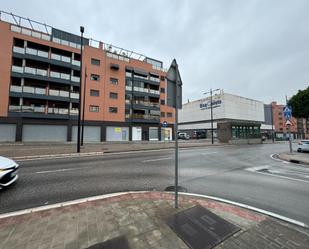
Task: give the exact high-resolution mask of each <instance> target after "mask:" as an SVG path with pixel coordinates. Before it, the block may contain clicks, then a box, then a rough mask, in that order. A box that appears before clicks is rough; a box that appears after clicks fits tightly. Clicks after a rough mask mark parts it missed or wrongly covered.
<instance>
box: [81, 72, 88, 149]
mask: <svg viewBox="0 0 309 249" xmlns="http://www.w3.org/2000/svg"><path fill="white" fill-rule="evenodd" d="M86 79H87V67H85V75H84V94H83V116H82V135H81V136H82V139H81V146H83V145H84V128H85V106H86Z"/></svg>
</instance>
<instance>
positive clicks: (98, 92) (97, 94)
mask: <svg viewBox="0 0 309 249" xmlns="http://www.w3.org/2000/svg"><path fill="white" fill-rule="evenodd" d="M90 96H95V97H98V96H100V91H99V90H93V89H91V90H90Z"/></svg>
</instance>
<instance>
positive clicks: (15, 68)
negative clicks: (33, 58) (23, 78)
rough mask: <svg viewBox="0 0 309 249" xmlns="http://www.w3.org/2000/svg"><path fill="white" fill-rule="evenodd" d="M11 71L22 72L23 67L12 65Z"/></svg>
mask: <svg viewBox="0 0 309 249" xmlns="http://www.w3.org/2000/svg"><path fill="white" fill-rule="evenodd" d="M12 72H14V73H23V72H24V68H23V67H20V66H12Z"/></svg>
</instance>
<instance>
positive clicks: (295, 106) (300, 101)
mask: <svg viewBox="0 0 309 249" xmlns="http://www.w3.org/2000/svg"><path fill="white" fill-rule="evenodd" d="M288 104H289V105H291V107H292V110H293V117H296V118H306V119H308V118H309V87H307V89H304V90H298V93H297V94H295V95H294V96H293V97H292V98H290V99H289V101H288Z"/></svg>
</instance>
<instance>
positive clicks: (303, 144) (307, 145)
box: [297, 140, 309, 152]
mask: <svg viewBox="0 0 309 249" xmlns="http://www.w3.org/2000/svg"><path fill="white" fill-rule="evenodd" d="M297 151H298V152H303V151H308V152H309V140H301V141H300V142H299V143H298V148H297Z"/></svg>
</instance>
